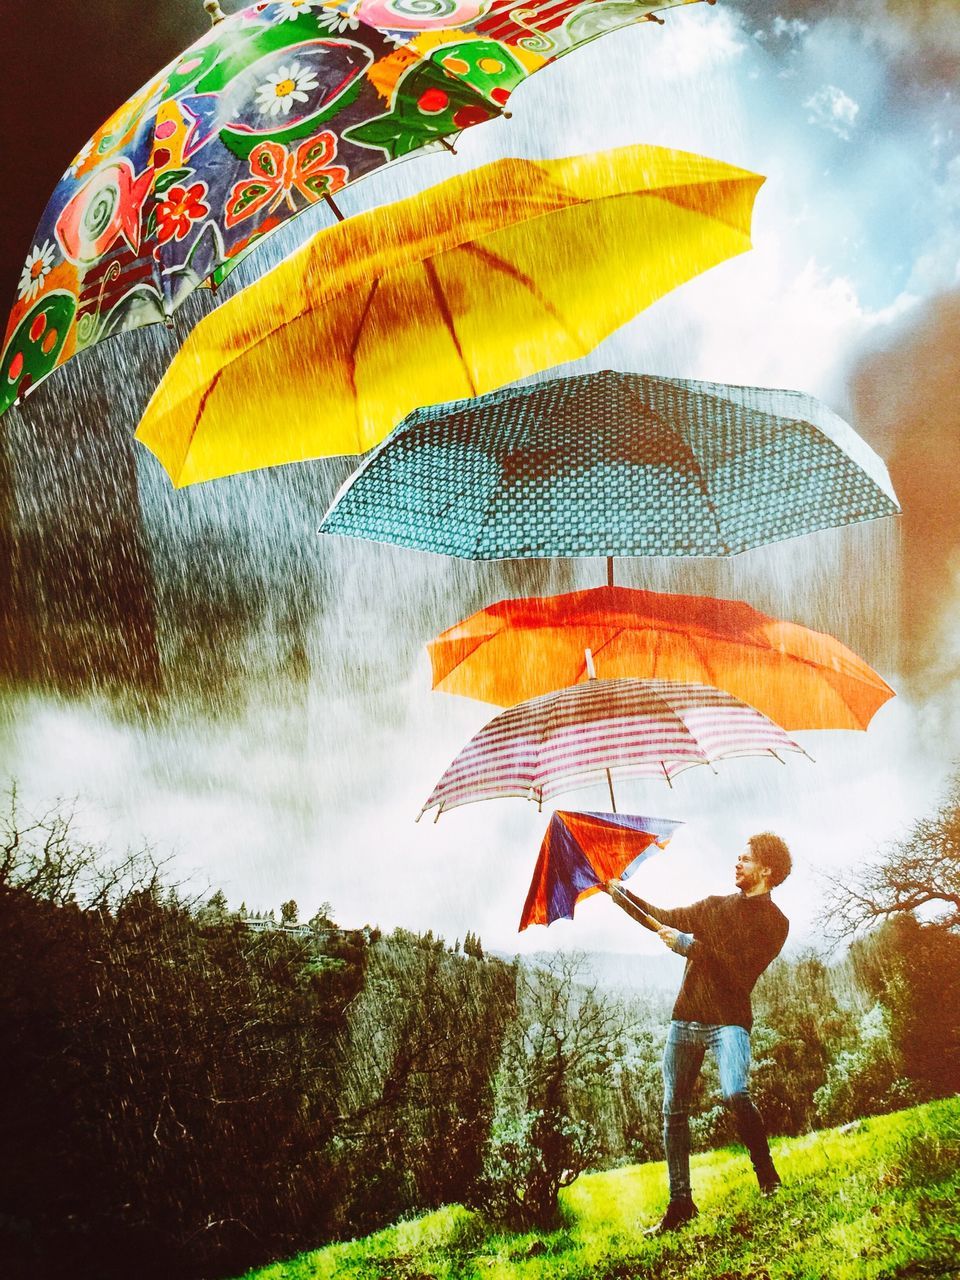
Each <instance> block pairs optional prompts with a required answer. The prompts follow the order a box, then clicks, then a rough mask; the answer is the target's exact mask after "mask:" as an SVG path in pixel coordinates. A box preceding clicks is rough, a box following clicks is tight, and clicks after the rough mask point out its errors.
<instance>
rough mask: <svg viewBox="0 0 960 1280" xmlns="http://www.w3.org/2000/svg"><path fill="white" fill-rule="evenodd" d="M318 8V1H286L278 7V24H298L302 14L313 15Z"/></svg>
mask: <svg viewBox="0 0 960 1280" xmlns="http://www.w3.org/2000/svg"><path fill="white" fill-rule="evenodd" d="M316 7H317V0H284V2H283V4H278V5H277V12H276V17H277V21H278V22H296V20H297V18H299V17H300V15H301V13H312V12H313V10H314V9H316Z"/></svg>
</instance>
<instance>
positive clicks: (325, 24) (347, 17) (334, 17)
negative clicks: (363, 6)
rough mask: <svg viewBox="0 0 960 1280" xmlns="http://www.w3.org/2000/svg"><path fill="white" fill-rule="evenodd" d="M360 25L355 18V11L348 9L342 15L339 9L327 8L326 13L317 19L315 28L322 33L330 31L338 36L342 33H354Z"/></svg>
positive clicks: (358, 20)
mask: <svg viewBox="0 0 960 1280" xmlns="http://www.w3.org/2000/svg"><path fill="white" fill-rule="evenodd" d="M359 25H360V19H359V18H358V17H357V12H356V9H354V8H351V9H348V10H347V12H346V13H343V12H342V11H341V10H339V9H331V8H328V9H327V12H326V13H323V14H321V15H320V17H319V18H317V26H318V27H320V28H322V29H323V30H324V31H330V32H332V33H334V34H336V35H339V34H340V32H342V31H356V29H357V27H359Z"/></svg>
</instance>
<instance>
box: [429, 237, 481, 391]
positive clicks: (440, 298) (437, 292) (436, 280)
mask: <svg viewBox="0 0 960 1280" xmlns="http://www.w3.org/2000/svg"><path fill="white" fill-rule="evenodd" d="M423 269H424V271H425V272H426V275H427V279H428V280H429V281H430V288H431V289H432V290H433V296H434V299H435V301H436V304H437V306H438V307H439V308H440V314H441V315H442V316H443V321H444V324H445V325H446V326H447V329H448V330H449V332H450V337H451V338H452V339H453V345H454V347H455V348H456V352H457V356H458V357H459V360H460V364H461V365H462V366H463V372H464V374H465V375H466V379H467V385H468V386H469V388H470V394H471V396H476V395H477V394H478V392H477V387H476V383H475V382H474V380H473V374H472V373H471V372H470V366H469V365H468V364H467V361H466V357H465V356H464V354H463V347H462V346H461V345H460V338H459V336H458V335H457V328H456V325H455V324H454V323H453V314H452V312H451V311H450V307H449V305H448V304H447V299H446V296H445V294H444V292H443V286H442V285H441V284H440V277H439V276H438V275H437V269H436V267H435V266H434V265H433V263H432V262H431V261H430V259H429V258H424V260H423Z"/></svg>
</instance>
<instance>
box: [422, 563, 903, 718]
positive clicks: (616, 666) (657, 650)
mask: <svg viewBox="0 0 960 1280" xmlns="http://www.w3.org/2000/svg"><path fill="white" fill-rule="evenodd" d="M427 648H428V650H429V652H430V660H431V662H432V664H433V687H434V688H435V689H442V690H443V691H445V692H447V693H460V694H464V695H465V696H467V697H470V698H479V699H480V700H481V701H483V702H492V703H494V704H496V705H497V706H500V707H510V706H514V705H515V704H516V703H518V702H523V701H525V700H526V699H528V698H534V697H538V696H539V695H541V694H544V693H549V692H551V691H553V690H554V689H562V688H565V687H566V686H568V685H571V684H577V683H579V682H582V681H584V680H587V679H588V678H589V677H590V676H591V675H592V674H594V671H593V670H591V666H592V665H593V664H594V663H595V673H596V674H597V675H599V676H601V677H603V678H605V679H608V680H612V679H619V678H621V677H629V676H633V677H636V678H638V679H642V680H651V679H658V680H679V681H685V682H688V683H697V684H708V685H713V686H714V687H715V688H718V689H724V690H726V692H727V693H731V694H733V695H734V696H735V697H737V698H740V699H741V700H742V701H743V702H747V703H749V704H750V706H752V707H755V708H756V709H757V710H758V711H762V712H763V714H764V715H766V716H769V717H770V719H771V720H774V721H776V723H777V724H780V725H782V726H783V727H784V728H786V729H866V727H867V725H868V724H869V723H870V719H871V717H872V716H873V714H874V712H876V711H877V709H878V708H879V707H881V706H882V705H883V704H884V703H885V702H886V701H887V699H888V698H892V697H893V690H892V689H891V688H890V686H889V685H888V684H887V683H886V682H885V681H884V680H882V679H881V678H880V676H879V675H877V673H876V671H874V670H873V668H872V667H869V666H868V665H867V664H866V663H865V662H864V661H863V659H862V658H859V657H857V655H856V654H855V653H853V652H852V651H851V650H850V649H848V648H847V647H846V645H844V644H841V643H840V641H839V640H835V639H834V638H833V636H829V635H825V634H824V633H823V632H820V631H811V630H810V629H809V628H808V627H802V626H800V625H799V624H797V623H795V622H781V621H778V620H777V619H776V618H770V617H768V616H767V615H766V614H763V613H760V612H758V610H756V609H754V608H752V607H751V606H750V605H748V604H744V603H743V602H742V601H740V600H715V599H713V598H712V597H709V596H680V595H663V594H660V593H657V592H654V591H635V590H632V589H630V588H628V587H609V586H608V587H596V588H594V589H592V590H589V591H574V592H571V593H570V594H568V595H560V596H543V597H535V598H533V599H529V600H501V601H499V603H497V604H492V605H489V606H488V607H487V608H486V609H481V610H480V611H479V613H475V614H473V615H472V617H469V618H467V619H465V620H464V621H463V622H458V623H457V624H456V626H453V627H450V628H449V630H447V631H444V632H443V634H442V635H440V636H438V637H437V638H436V640H432V641H431V642H430V643H429V644H428V646H427Z"/></svg>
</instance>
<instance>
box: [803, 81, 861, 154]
mask: <svg viewBox="0 0 960 1280" xmlns="http://www.w3.org/2000/svg"><path fill="white" fill-rule="evenodd" d="M803 105H804V106H805V107H806V109H807V110H808V111H809V112H810V114H809V115H808V116H807V121H808V123H809V124H816V125H820V126H821V127H822V128H824V129H829V130H830V132H831V133H835V134H836V135H837V137H838V138H843V140H844V141H845V142H846V141H847V140H848V139H849V138H850V134H851V132H852V130H853V127H854V125H855V124H856V122H857V116H858V115H859V114H860V105H859V103H857V102H854V100H853V98H851V97H850V95H849V94H847V93H844V91H843V90H842V89H838V88H837V86H836V85H835V84H825V85H823V86H822V87H821V88H819V89H818V90H817V91H816V93H813V94H811V95H810V97H809V98H807V100H806V101H805V102H804V104H803Z"/></svg>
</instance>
